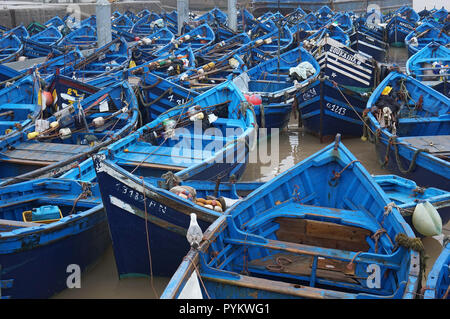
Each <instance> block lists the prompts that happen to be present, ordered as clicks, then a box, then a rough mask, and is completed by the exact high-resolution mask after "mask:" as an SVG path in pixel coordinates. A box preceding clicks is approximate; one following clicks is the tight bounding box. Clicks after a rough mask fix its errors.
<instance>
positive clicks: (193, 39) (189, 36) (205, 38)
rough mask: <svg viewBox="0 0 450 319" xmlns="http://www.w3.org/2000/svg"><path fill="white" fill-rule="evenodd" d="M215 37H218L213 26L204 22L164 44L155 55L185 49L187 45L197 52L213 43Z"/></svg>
mask: <svg viewBox="0 0 450 319" xmlns="http://www.w3.org/2000/svg"><path fill="white" fill-rule="evenodd" d="M215 39H216V37H215V34H214V31H213V30H212V29H211V27H210V26H209V25H208V24H202V25H200V26H198V27H196V28H195V29H193V30H192V31H190V32H188V33H186V34H183V35H182V36H180V37H178V38H176V39H175V40H173V42H171V43H168V44H167V45H165V46H163V47H162V48H161V49H159V50H157V51H156V52H155V55H159V56H161V55H165V54H167V53H168V52H171V51H174V50H178V49H183V48H185V47H186V46H191V48H192V51H193V52H194V53H195V52H197V51H199V50H201V49H203V48H204V47H206V46H208V45H210V44H212V43H213V42H214V41H215Z"/></svg>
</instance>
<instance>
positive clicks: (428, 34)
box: [405, 23, 450, 56]
mask: <svg viewBox="0 0 450 319" xmlns="http://www.w3.org/2000/svg"><path fill="white" fill-rule="evenodd" d="M430 42H436V43H439V44H441V45H444V46H445V45H447V44H449V43H450V36H448V35H447V34H446V33H445V32H443V31H442V30H441V29H438V28H436V27H435V26H433V25H432V24H429V23H423V24H421V25H420V26H418V27H417V28H416V29H415V30H413V31H411V32H410V33H409V34H408V35H407V36H406V38H405V44H406V46H407V47H408V54H409V56H412V55H413V54H415V53H417V52H419V51H420V50H421V49H423V48H424V47H425V46H427V45H428V44H429V43H430Z"/></svg>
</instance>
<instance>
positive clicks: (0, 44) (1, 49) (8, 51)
mask: <svg viewBox="0 0 450 319" xmlns="http://www.w3.org/2000/svg"><path fill="white" fill-rule="evenodd" d="M22 50H23V44H22V41H20V40H19V38H18V37H17V36H15V35H14V34H13V33H8V34H7V35H4V36H3V37H1V38H0V63H6V62H12V61H16V60H17V58H18V57H19V56H20V55H21V54H22Z"/></svg>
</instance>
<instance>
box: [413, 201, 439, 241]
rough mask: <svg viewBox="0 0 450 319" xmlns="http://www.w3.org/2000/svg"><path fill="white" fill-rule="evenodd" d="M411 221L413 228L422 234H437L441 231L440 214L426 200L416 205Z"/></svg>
mask: <svg viewBox="0 0 450 319" xmlns="http://www.w3.org/2000/svg"><path fill="white" fill-rule="evenodd" d="M412 222H413V226H414V228H415V229H416V230H417V231H418V232H419V233H421V234H422V235H424V236H437V235H440V234H441V233H442V219H441V216H440V215H439V213H438V211H437V209H436V208H435V207H434V206H433V205H432V204H430V202H428V201H426V202H424V203H419V204H417V205H416V208H415V209H414V213H413V216H412Z"/></svg>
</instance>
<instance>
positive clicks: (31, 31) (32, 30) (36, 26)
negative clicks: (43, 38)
mask: <svg viewBox="0 0 450 319" xmlns="http://www.w3.org/2000/svg"><path fill="white" fill-rule="evenodd" d="M46 28H47V27H46V26H45V25H42V24H40V23H39V22H36V21H34V22H32V23H30V24H29V25H28V26H27V28H26V29H27V31H28V35H29V36H33V35H35V34H36V33H39V32H42V31H44V30H45V29H46Z"/></svg>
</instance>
